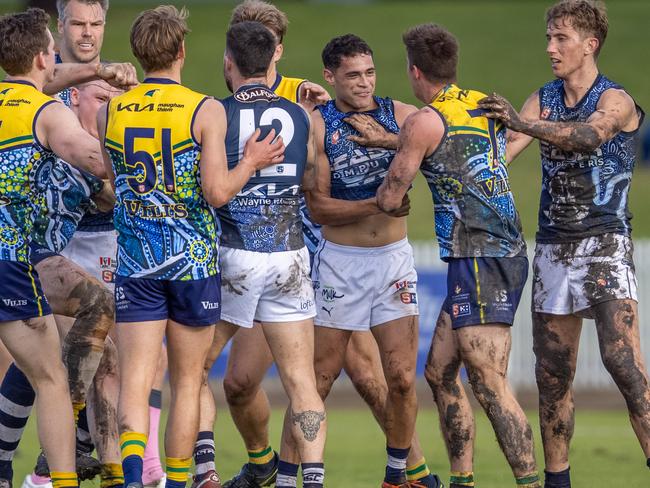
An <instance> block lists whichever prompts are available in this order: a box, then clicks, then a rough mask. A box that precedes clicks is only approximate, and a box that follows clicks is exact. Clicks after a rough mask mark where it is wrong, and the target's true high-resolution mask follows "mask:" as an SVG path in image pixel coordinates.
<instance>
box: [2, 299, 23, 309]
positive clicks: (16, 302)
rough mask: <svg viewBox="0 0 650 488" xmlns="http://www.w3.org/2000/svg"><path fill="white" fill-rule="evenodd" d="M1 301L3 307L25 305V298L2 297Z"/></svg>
mask: <svg viewBox="0 0 650 488" xmlns="http://www.w3.org/2000/svg"><path fill="white" fill-rule="evenodd" d="M2 303H4V304H5V307H24V306H26V305H27V300H14V299H11V298H3V299H2Z"/></svg>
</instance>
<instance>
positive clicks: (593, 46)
mask: <svg viewBox="0 0 650 488" xmlns="http://www.w3.org/2000/svg"><path fill="white" fill-rule="evenodd" d="M599 45H600V42H599V41H598V39H596V38H595V37H588V38H587V39H585V43H584V46H585V54H587V55H589V54H596V51H597V50H598V46H599Z"/></svg>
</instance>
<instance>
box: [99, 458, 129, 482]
mask: <svg viewBox="0 0 650 488" xmlns="http://www.w3.org/2000/svg"><path fill="white" fill-rule="evenodd" d="M100 477H101V482H100V487H101V488H108V487H109V486H115V485H123V484H124V472H123V471H122V465H121V464H115V463H106V464H102V471H101V473H100Z"/></svg>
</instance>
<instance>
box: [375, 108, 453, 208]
mask: <svg viewBox="0 0 650 488" xmlns="http://www.w3.org/2000/svg"><path fill="white" fill-rule="evenodd" d="M444 135H445V125H444V123H443V121H442V119H441V117H440V115H438V114H437V113H436V112H434V111H432V110H429V109H427V108H423V109H422V110H419V111H418V112H416V113H414V114H412V115H410V116H409V117H408V118H407V119H406V121H405V122H404V126H403V127H402V129H401V131H400V134H399V143H398V147H397V154H396V155H395V158H394V159H393V162H392V163H391V164H390V168H389V169H388V174H387V175H386V178H384V181H383V183H382V184H381V186H380V187H379V189H378V190H377V205H378V206H379V208H381V209H382V210H383V211H384V212H392V211H394V210H395V209H396V208H399V207H400V205H402V203H403V199H404V197H405V196H406V192H407V191H408V190H409V188H410V186H411V183H413V180H414V179H415V176H416V175H417V172H418V170H419V169H420V165H421V164H422V160H423V159H424V158H425V157H426V156H428V155H431V154H432V153H433V152H434V151H435V150H436V149H437V148H438V145H439V144H440V141H441V140H442V138H443V137H444Z"/></svg>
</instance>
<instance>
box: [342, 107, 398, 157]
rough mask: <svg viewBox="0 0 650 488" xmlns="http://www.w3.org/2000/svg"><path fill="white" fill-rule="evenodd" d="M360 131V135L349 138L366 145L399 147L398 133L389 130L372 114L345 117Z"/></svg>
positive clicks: (387, 147)
mask: <svg viewBox="0 0 650 488" xmlns="http://www.w3.org/2000/svg"><path fill="white" fill-rule="evenodd" d="M343 121H344V122H347V123H348V124H350V125H351V126H352V127H354V129H355V130H356V131H357V132H358V133H359V135H358V136H348V140H350V141H352V142H356V143H357V144H361V145H362V146H366V147H385V148H386V149H397V139H398V136H397V134H393V133H392V132H388V131H387V130H386V129H385V128H384V126H383V125H381V124H380V123H379V122H377V121H376V120H375V119H374V118H372V117H371V116H370V115H363V114H353V115H350V116H349V117H346V118H344V119H343Z"/></svg>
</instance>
